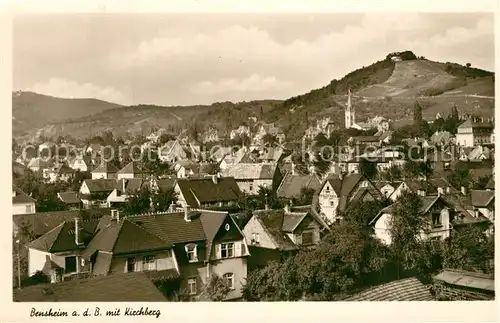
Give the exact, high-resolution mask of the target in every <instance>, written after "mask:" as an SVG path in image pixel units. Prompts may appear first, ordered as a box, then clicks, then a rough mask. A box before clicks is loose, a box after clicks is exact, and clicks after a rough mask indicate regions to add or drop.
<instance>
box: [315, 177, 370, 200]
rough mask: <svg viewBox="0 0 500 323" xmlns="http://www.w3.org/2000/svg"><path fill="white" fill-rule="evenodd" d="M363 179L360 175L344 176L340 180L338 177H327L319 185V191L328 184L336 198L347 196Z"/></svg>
mask: <svg viewBox="0 0 500 323" xmlns="http://www.w3.org/2000/svg"><path fill="white" fill-rule="evenodd" d="M362 179H365V177H364V176H363V175H362V174H349V175H345V176H344V177H343V178H342V179H340V177H338V176H335V175H334V176H329V177H327V179H326V180H325V181H324V182H323V184H322V185H321V189H320V191H321V190H323V187H324V186H325V184H326V183H327V182H328V183H330V185H331V186H332V188H333V190H334V191H335V193H336V194H337V195H338V196H349V194H351V192H352V190H353V189H354V188H355V187H356V185H357V184H358V183H359V182H360V181H361V180H362Z"/></svg>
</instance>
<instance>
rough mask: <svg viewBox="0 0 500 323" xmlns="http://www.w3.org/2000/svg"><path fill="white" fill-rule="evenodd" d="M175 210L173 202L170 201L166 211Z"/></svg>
mask: <svg viewBox="0 0 500 323" xmlns="http://www.w3.org/2000/svg"><path fill="white" fill-rule="evenodd" d="M174 211H175V203H174V202H172V203H171V204H170V206H169V207H168V212H174Z"/></svg>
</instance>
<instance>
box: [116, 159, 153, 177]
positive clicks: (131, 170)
mask: <svg viewBox="0 0 500 323" xmlns="http://www.w3.org/2000/svg"><path fill="white" fill-rule="evenodd" d="M145 173H149V170H147V169H146V168H145V167H144V165H143V164H141V163H139V162H136V161H131V162H130V163H128V164H127V165H125V167H123V168H122V169H120V170H119V171H118V172H117V174H134V175H135V174H145Z"/></svg>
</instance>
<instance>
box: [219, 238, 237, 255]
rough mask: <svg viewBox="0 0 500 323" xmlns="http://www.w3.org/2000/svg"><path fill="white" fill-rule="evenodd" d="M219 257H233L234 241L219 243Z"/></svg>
mask: <svg viewBox="0 0 500 323" xmlns="http://www.w3.org/2000/svg"><path fill="white" fill-rule="evenodd" d="M220 254H221V258H232V257H234V243H232V242H229V243H223V244H221V245H220Z"/></svg>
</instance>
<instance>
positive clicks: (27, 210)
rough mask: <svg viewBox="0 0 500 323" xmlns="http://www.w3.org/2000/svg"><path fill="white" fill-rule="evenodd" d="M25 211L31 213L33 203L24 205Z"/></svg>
mask: <svg viewBox="0 0 500 323" xmlns="http://www.w3.org/2000/svg"><path fill="white" fill-rule="evenodd" d="M26 213H33V205H32V204H29V205H26Z"/></svg>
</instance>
